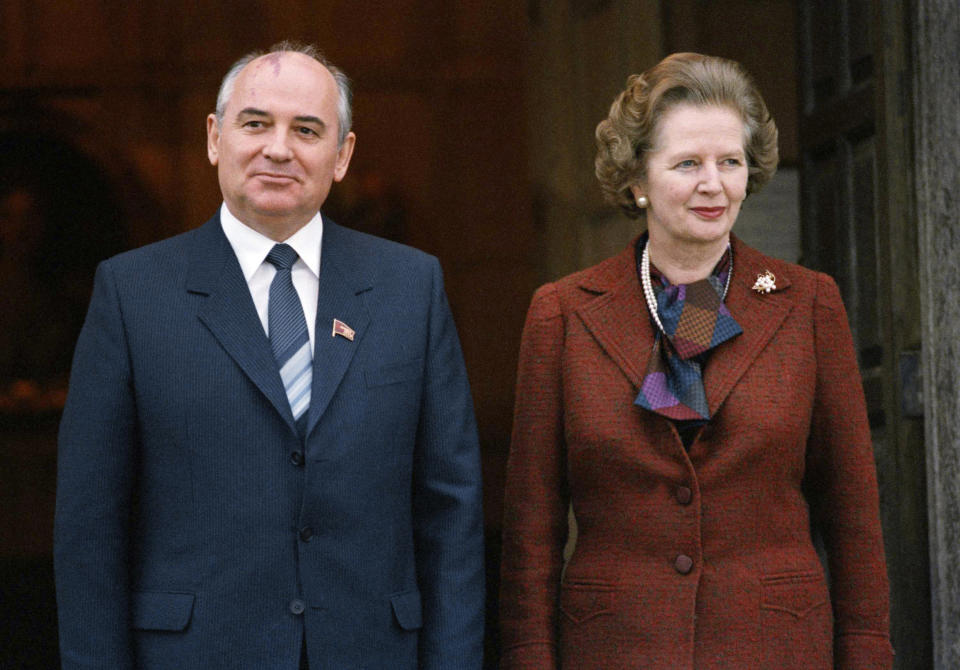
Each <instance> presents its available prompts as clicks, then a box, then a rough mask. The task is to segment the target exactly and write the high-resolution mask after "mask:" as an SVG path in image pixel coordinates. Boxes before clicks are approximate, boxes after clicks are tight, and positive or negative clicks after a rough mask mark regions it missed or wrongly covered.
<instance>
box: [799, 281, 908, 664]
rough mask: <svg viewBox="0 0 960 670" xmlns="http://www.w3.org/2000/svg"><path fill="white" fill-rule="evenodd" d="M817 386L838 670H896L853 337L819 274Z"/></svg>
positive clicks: (816, 508)
mask: <svg viewBox="0 0 960 670" xmlns="http://www.w3.org/2000/svg"><path fill="white" fill-rule="evenodd" d="M814 320H815V321H814V327H815V330H816V334H815V340H816V356H817V362H816V365H817V387H816V398H815V402H814V408H813V416H812V421H811V433H810V442H809V445H808V470H807V473H808V490H809V491H810V498H811V500H810V503H811V507H812V511H813V514H814V516H815V520H816V522H817V523H818V525H819V527H820V528H821V529H822V532H823V538H824V544H825V546H826V550H827V555H828V559H829V567H830V581H831V589H830V590H831V599H832V602H833V611H834V667H835V668H837V669H838V670H863V669H865V668H870V669H874V668H890V667H892V665H893V649H892V648H891V646H890V638H889V630H890V614H889V610H890V604H889V584H888V580H887V570H886V562H885V560H884V553H883V536H882V533H881V529H880V519H879V495H878V491H877V478H876V468H875V465H874V460H873V445H872V442H871V439H870V429H869V424H868V422H867V412H866V403H865V401H864V395H863V388H862V386H861V382H860V373H859V370H858V368H857V362H856V353H855V351H854V346H853V338H852V337H851V334H850V329H849V326H848V324H847V315H846V311H845V310H844V308H843V303H842V301H841V299H840V293H839V291H838V290H837V286H836V284H835V283H834V282H833V280H832V279H830V278H829V277H827V276H826V275H819V277H818V286H817V296H816V302H815V305H814Z"/></svg>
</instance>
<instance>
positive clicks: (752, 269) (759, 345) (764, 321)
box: [703, 237, 793, 416]
mask: <svg viewBox="0 0 960 670" xmlns="http://www.w3.org/2000/svg"><path fill="white" fill-rule="evenodd" d="M732 241H733V262H734V267H733V277H732V278H731V281H730V291H729V293H728V294H727V300H726V305H727V308H728V309H729V310H730V313H731V314H732V315H733V318H734V319H736V320H737V323H739V324H740V327H741V328H743V334H742V335H740V336H739V337H735V338H734V339H732V340H729V341H728V342H724V343H723V344H721V345H720V346H719V347H717V349H716V350H715V351H714V352H713V353H712V354H711V355H710V360H709V361H707V365H706V370H705V372H704V381H703V383H704V387H705V388H706V392H707V403H708V405H709V407H710V416H715V415H716V413H717V411H718V410H719V409H720V406H721V405H722V404H723V402H724V400H726V398H727V396H728V395H730V392H731V391H732V390H733V388H734V386H736V384H737V382H738V381H739V380H740V378H741V377H742V376H743V374H744V373H745V372H746V371H747V369H748V368H749V367H750V366H751V365H752V364H753V362H754V360H755V359H756V358H757V356H758V355H759V354H760V352H761V351H763V348H764V347H765V346H766V345H767V343H768V342H769V341H770V339H771V338H772V337H773V336H774V334H775V333H776V332H777V330H778V329H779V328H780V326H781V324H782V323H783V320H784V319H785V318H786V317H787V314H788V313H789V312H790V310H791V309H792V307H793V300H792V298H791V297H790V292H789V291H788V290H787V289H788V288H789V286H790V279H789V277H788V276H787V274H786V272H785V265H784V264H782V263H780V262H778V261H775V260H773V259H768V258H766V257H765V256H763V255H762V254H760V253H758V252H756V251H754V250H753V249H751V248H749V247H747V246H746V245H744V244H743V243H742V242H740V241H739V239H737V238H736V237H733V238H732ZM774 268H775V270H774V272H775V274H776V277H777V289H776V291H774V292H772V293H757V292H756V291H754V290H753V288H752V286H753V283H754V282H755V281H756V280H757V276H758V275H760V274H761V273H763V272H764V271H766V270H773V269H774Z"/></svg>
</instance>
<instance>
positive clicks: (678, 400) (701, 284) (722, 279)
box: [633, 235, 743, 427]
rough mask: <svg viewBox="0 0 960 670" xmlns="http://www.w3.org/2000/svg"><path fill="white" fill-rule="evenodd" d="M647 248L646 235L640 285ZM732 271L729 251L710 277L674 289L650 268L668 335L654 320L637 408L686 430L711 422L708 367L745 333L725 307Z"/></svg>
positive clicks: (641, 246)
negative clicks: (721, 348) (717, 350)
mask: <svg viewBox="0 0 960 670" xmlns="http://www.w3.org/2000/svg"><path fill="white" fill-rule="evenodd" d="M646 243H647V236H646V235H643V236H642V237H641V238H640V239H639V240H638V241H637V248H636V258H637V276H638V278H639V279H640V284H641V286H642V285H643V275H642V269H641V265H642V264H641V258H642V254H643V249H644V247H645V246H646ZM732 266H733V263H732V257H731V250H730V248H729V247H728V248H727V251H726V253H724V254H723V257H722V258H721V259H720V262H718V263H717V265H716V267H714V268H713V272H711V273H710V276H709V277H707V278H706V279H701V280H700V281H697V282H694V283H692V284H678V285H676V286H674V285H672V284H670V282H669V281H668V280H667V278H666V277H664V276H663V275H662V274H661V273H660V272H659V271H658V270H657V269H656V268H655V267H653V265H652V264H651V265H650V283H651V284H652V287H653V291H654V293H655V294H656V301H657V315H658V316H659V317H660V322H661V323H662V324H663V330H662V331H661V330H660V328H659V327H658V326H657V324H656V320H655V319H653V318H652V317H651V321H652V322H653V326H654V328H656V330H657V334H656V338H655V340H654V343H653V353H652V355H651V356H650V363H649V365H648V366H647V372H646V374H645V375H644V378H643V384H642V385H641V387H640V393H639V394H638V395H637V398H636V400H634V401H633V403H634V404H635V405H639V406H640V407H644V408H646V409H649V410H651V411H653V412H656V413H657V414H661V415H663V416H665V417H667V418H669V419H673V420H675V421H681V422H684V424H685V427H689V426H693V425H703V424H705V423H707V422H708V421H709V420H710V409H709V407H708V405H707V395H706V391H705V390H704V388H703V364H704V362H705V361H706V359H707V357H708V355H709V352H710V351H711V350H712V349H713V348H714V347H716V346H718V345H719V344H721V343H723V342H726V341H727V340H729V339H732V338H734V337H736V336H737V335H739V334H740V333H742V332H743V330H742V329H741V328H740V324H738V323H737V322H736V321H735V320H734V318H733V316H731V314H730V312H729V310H727V307H726V305H724V304H723V298H724V297H725V296H724V294H725V292H726V288H727V280H728V278H729V277H730V274H731V272H732V269H733V267H732ZM648 308H649V305H648Z"/></svg>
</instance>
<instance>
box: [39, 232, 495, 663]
mask: <svg viewBox="0 0 960 670" xmlns="http://www.w3.org/2000/svg"><path fill="white" fill-rule="evenodd" d="M322 244H323V246H322V253H321V270H320V295H319V301H318V309H317V321H316V324H317V325H316V344H315V354H314V376H313V392H312V402H311V406H310V410H309V427H308V433H307V437H306V440H305V442H302V441H301V439H300V438H299V437H298V434H297V432H296V428H295V426H294V422H293V417H292V415H291V412H290V407H289V405H288V403H287V400H286V396H285V395H284V390H283V386H282V384H281V381H280V377H279V373H278V372H277V366H276V364H275V362H274V359H273V356H272V353H271V350H270V346H269V341H268V339H267V337H266V336H265V335H264V332H263V327H262V325H261V322H260V320H259V319H258V317H257V313H256V310H255V308H254V305H253V300H252V298H251V296H250V291H249V289H248V287H247V285H246V282H245V281H244V278H243V275H242V272H241V270H240V265H239V263H238V262H237V259H236V256H235V255H234V253H233V250H232V248H231V247H230V244H229V242H228V241H227V239H226V237H225V236H224V234H223V232H222V229H221V226H220V222H219V218H218V217H214V218H213V219H212V220H211V221H209V222H208V223H207V224H205V225H204V226H202V227H200V228H198V229H196V230H193V231H190V232H188V233H184V234H183V235H179V236H177V237H173V238H171V239H168V240H165V241H163V242H159V243H157V244H153V245H150V246H147V247H144V248H142V249H138V250H135V251H131V252H128V253H125V254H121V255H120V256H117V257H114V258H112V259H110V260H108V261H105V262H104V263H102V264H101V266H100V267H99V268H98V270H97V276H96V280H95V287H94V293H93V298H92V300H91V304H90V309H89V312H88V315H87V319H86V322H85V325H84V327H83V331H82V333H81V335H80V339H79V341H78V344H77V349H76V352H75V355H74V363H73V371H72V376H71V381H70V392H69V397H68V400H67V405H66V408H65V411H64V416H63V421H62V424H61V429H60V443H59V463H58V483H57V512H56V531H55V536H56V537H55V552H54V553H55V565H56V578H57V598H58V608H59V621H60V642H61V654H62V658H63V666H64V667H65V668H93V667H96V668H110V669H111V670H115V669H117V668H130V667H137V668H164V669H167V668H178V669H190V668H197V669H200V668H203V669H205V670H206V669H209V668H221V667H222V668H296V667H297V664H298V659H299V655H300V646H301V639H302V636H303V635H305V636H306V638H305V639H306V642H307V649H308V652H309V657H310V667H311V670H314V669H316V670H319V669H321V668H336V669H341V668H391V669H393V668H417V667H419V668H451V667H456V668H458V669H459V668H478V667H480V664H481V648H482V637H483V603H484V585H483V548H482V543H483V540H482V522H481V512H480V465H479V454H478V445H477V437H476V426H475V422H474V416H473V407H472V402H471V399H470V392H469V388H468V383H467V377H466V373H465V370H464V365H463V358H462V354H461V351H460V345H459V342H458V339H457V335H456V331H455V328H454V324H453V320H452V317H451V314H450V310H449V307H448V305H447V301H446V297H445V294H444V290H443V283H442V278H441V273H440V268H439V264H438V262H437V260H436V259H435V258H433V257H431V256H428V255H427V254H424V253H421V252H419V251H416V250H413V249H411V248H409V247H405V246H402V245H399V244H395V243H391V242H388V241H385V240H381V239H378V238H374V237H371V236H369V235H364V234H362V233H358V232H355V231H351V230H348V229H345V228H342V227H340V226H338V225H336V224H334V223H333V222H331V221H330V220H329V219H325V220H324V233H323V243H322ZM335 318H336V319H339V320H341V321H343V322H344V323H346V324H347V325H348V326H349V327H350V328H352V329H353V330H354V331H355V336H354V339H353V341H350V340H349V339H347V338H345V337H342V336H340V335H338V336H335V337H334V336H331V333H332V323H333V319H335Z"/></svg>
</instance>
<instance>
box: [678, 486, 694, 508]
mask: <svg viewBox="0 0 960 670" xmlns="http://www.w3.org/2000/svg"><path fill="white" fill-rule="evenodd" d="M676 495H677V502H678V503H680V504H681V505H689V504H690V501H691V500H693V491H691V490H690V487H689V486H678V487H677V494H676Z"/></svg>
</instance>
